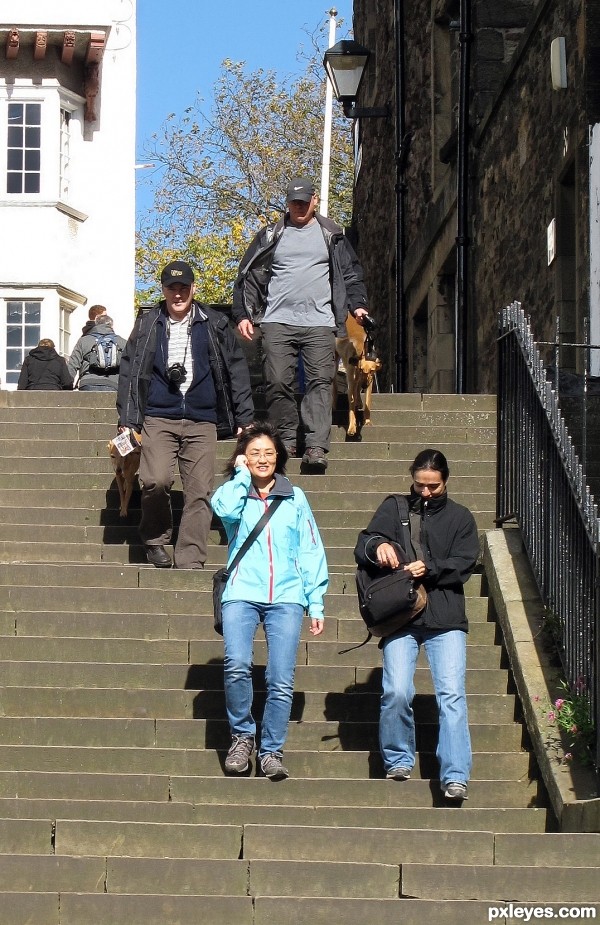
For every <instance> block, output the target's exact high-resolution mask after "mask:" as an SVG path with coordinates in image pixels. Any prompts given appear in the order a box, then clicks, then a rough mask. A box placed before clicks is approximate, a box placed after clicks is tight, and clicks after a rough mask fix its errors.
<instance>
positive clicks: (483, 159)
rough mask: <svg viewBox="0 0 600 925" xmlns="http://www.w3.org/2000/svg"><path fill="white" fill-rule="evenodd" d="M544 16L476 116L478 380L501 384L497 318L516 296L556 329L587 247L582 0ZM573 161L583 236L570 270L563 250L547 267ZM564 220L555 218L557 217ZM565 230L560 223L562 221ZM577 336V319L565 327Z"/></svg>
mask: <svg viewBox="0 0 600 925" xmlns="http://www.w3.org/2000/svg"><path fill="white" fill-rule="evenodd" d="M544 6H545V7H546V11H545V13H544V15H542V16H541V18H540V19H539V20H538V21H537V23H535V25H534V28H533V29H532V30H531V33H530V38H529V42H528V44H527V47H526V49H525V50H524V51H522V53H521V55H520V57H519V60H518V62H517V63H516V66H515V68H514V70H513V73H512V74H511V76H510V77H509V79H508V81H507V83H506V87H505V91H504V93H503V94H502V96H501V98H500V100H499V101H498V102H497V104H496V107H495V108H494V109H493V111H492V112H491V114H490V113H488V118H484V120H483V121H482V123H481V125H480V129H479V135H478V136H476V138H475V142H476V146H475V148H474V152H473V168H474V177H475V182H474V187H473V192H474V196H473V205H474V213H473V250H472V273H473V291H474V298H475V304H476V312H477V332H478V344H477V358H478V364H477V366H478V371H479V375H478V377H477V381H476V387H477V388H478V389H479V390H481V391H493V390H494V388H495V367H496V362H495V361H496V344H495V339H496V318H497V313H498V310H499V309H500V308H501V307H502V306H503V305H505V304H507V303H509V302H511V301H513V300H514V299H517V300H519V301H521V302H522V303H523V307H524V310H525V312H526V313H527V315H528V316H529V317H530V319H531V323H532V329H533V335H534V337H535V339H536V340H542V341H547V340H551V339H552V338H553V336H554V319H555V315H556V312H557V307H559V306H560V305H561V304H562V312H561V315H564V314H565V313H566V311H567V309H566V307H565V305H564V302H563V298H562V293H561V288H562V283H563V281H564V273H565V272H570V273H572V272H573V269H574V271H575V278H576V279H579V280H580V282H579V291H578V292H577V293H576V299H577V302H578V303H579V304H580V305H581V304H583V301H584V293H585V291H586V290H587V283H586V254H587V252H588V246H587V241H588V219H587V214H588V213H587V171H588V167H587V154H586V140H587V129H586V118H585V102H584V81H583V79H582V78H583V74H584V62H583V56H582V55H583V50H584V46H583V43H582V27H583V21H582V17H583V15H584V11H583V3H581V2H580V0H563V2H560V3H559V2H553V3H545V4H544ZM561 35H562V36H565V39H566V49H567V74H568V84H569V86H568V88H567V89H566V90H553V89H552V83H551V75H550V43H551V41H552V39H553V38H555V37H556V36H561ZM570 163H572V164H573V165H574V171H573V173H574V177H575V180H574V185H575V210H576V218H575V221H576V226H577V232H576V235H577V243H576V248H575V251H576V253H575V255H571V256H572V258H574V259H572V260H571V263H572V264H573V265H574V266H573V267H571V268H570V270H568V268H567V266H566V263H565V261H563V263H562V265H561V263H560V261H561V259H562V258H561V256H560V254H559V257H558V259H557V260H555V261H554V263H553V264H551V265H550V266H548V259H547V227H548V225H549V223H550V221H551V220H552V219H553V218H556V217H557V205H558V202H557V197H558V193H559V190H558V187H559V185H560V180H561V175H562V174H563V172H564V171H565V170H566V169H567V168H568V166H569V164H570ZM557 221H559V220H557ZM559 233H560V229H559ZM565 321H566V319H565V318H564V317H562V319H561V327H562V328H563V330H564V331H567V330H568V331H569V334H570V335H574V336H577V328H578V325H577V322H576V319H575V318H571V319H570V320H569V321H568V323H567V325H566V327H565Z"/></svg>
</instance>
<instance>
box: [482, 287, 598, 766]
mask: <svg viewBox="0 0 600 925" xmlns="http://www.w3.org/2000/svg"><path fill="white" fill-rule="evenodd" d="M511 517H514V518H515V519H516V521H517V523H518V524H519V527H520V529H521V533H522V536H523V541H524V543H525V548H526V550H527V553H528V555H529V559H530V561H531V565H532V569H533V573H534V575H535V578H536V582H537V584H538V588H539V591H540V594H541V596H542V599H543V601H544V604H545V606H546V608H547V611H548V612H549V613H550V614H552V616H553V618H554V623H556V624H557V626H558V627H559V630H560V640H559V647H560V655H561V660H562V663H563V668H564V672H565V677H566V679H567V682H568V684H569V686H570V687H571V689H573V690H581V688H582V685H583V686H585V689H586V690H587V692H588V693H589V697H590V704H591V710H592V720H593V722H594V725H595V729H596V754H595V760H596V766H597V767H598V766H600V738H599V736H598V727H599V722H598V720H599V704H600V689H599V682H600V678H599V676H600V671H599V669H598V666H599V663H600V644H599V638H598V637H599V635H600V632H599V628H600V521H599V520H598V508H597V505H596V503H595V501H594V498H593V496H592V495H591V493H590V490H589V488H588V486H587V485H586V482H585V476H584V471H583V468H582V466H581V464H580V462H579V458H578V456H577V453H576V451H575V448H574V446H573V442H572V440H571V437H570V435H569V432H568V430H567V427H566V425H565V422H564V419H563V417H562V415H561V411H560V407H559V402H558V396H557V393H556V392H555V391H554V389H553V388H552V384H551V383H550V382H549V381H548V376H547V372H546V369H545V367H544V364H543V362H542V359H541V356H540V353H539V350H538V345H537V344H536V343H535V341H534V339H533V336H532V333H531V329H530V326H529V323H528V321H527V318H526V316H525V314H524V312H523V310H522V307H521V303H520V302H513V303H512V304H511V305H508V306H506V307H505V308H504V309H503V311H502V312H501V313H500V317H499V334H498V472H497V502H496V518H497V521H496V522H497V523H498V524H501V523H504V522H505V521H506V520H507V519H510V518H511Z"/></svg>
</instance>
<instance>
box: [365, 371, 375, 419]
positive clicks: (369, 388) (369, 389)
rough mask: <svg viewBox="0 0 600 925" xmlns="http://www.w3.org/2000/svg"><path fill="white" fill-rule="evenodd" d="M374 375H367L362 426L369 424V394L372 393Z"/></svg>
mask: <svg viewBox="0 0 600 925" xmlns="http://www.w3.org/2000/svg"><path fill="white" fill-rule="evenodd" d="M374 375H375V373H373V372H369V373H367V387H366V389H365V400H364V402H363V424H366V425H368V424H370V423H371V393H372V392H373V377H374Z"/></svg>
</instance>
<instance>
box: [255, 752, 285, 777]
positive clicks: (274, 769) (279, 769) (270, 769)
mask: <svg viewBox="0 0 600 925" xmlns="http://www.w3.org/2000/svg"><path fill="white" fill-rule="evenodd" d="M282 757H283V756H282V755H278V754H277V753H276V752H269V753H268V754H267V755H263V756H262V758H261V759H260V769H261V771H262V772H263V774H264V775H265V777H268V778H269V780H285V778H286V777H289V776H290V772H289V771H288V769H287V768H284V766H283V763H282V761H281V759H282Z"/></svg>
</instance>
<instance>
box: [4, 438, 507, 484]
mask: <svg viewBox="0 0 600 925" xmlns="http://www.w3.org/2000/svg"><path fill="white" fill-rule="evenodd" d="M345 446H348V447H351V444H346V445H345ZM387 447H388V445H387V444H385V448H386V458H384V459H377V458H371V459H370V460H369V471H371V472H372V473H376V474H377V475H379V476H384V477H392V476H394V477H395V478H396V479H398V484H397V488H395V491H405V490H406V491H408V490H409V488H410V476H409V475H408V469H409V466H410V465H411V464H412V461H413V459H414V458H415V455H416V452H415V453H413V454H412V456H411V455H409V454H408V453H407V451H406V447H403V453H402V456H394V457H393V458H389V457H387ZM3 449H4V448H2V451H3ZM31 449H32V453H31V455H27V456H20V457H16V456H8V455H6V456H5V455H1V456H0V472H2V473H8V474H10V473H15V474H19V475H24V474H29V475H38V474H41V473H46V472H52V471H59V472H61V473H63V475H70V474H78V475H82V476H83V475H84V474H89V473H91V474H93V475H95V476H99V475H103V476H104V477H105V478H112V476H113V468H112V464H111V461H110V459H109V457H108V454H106V455H103V454H100V455H93V456H91V455H89V454H87V455H77V454H75V455H68V456H67V455H62V456H61V457H60V460H57V458H56V456H40V455H39V454H38V452H36V450H37V449H38V448H37V447H36V446H32V447H31ZM224 449H225V448H224V447H223V446H222V445H221V444H219V445H218V453H217V460H218V462H217V471H218V472H221V470H222V469H223V466H224V465H225V460H226V459H227V458H228V456H229V452H227V453H225V452H224ZM416 451H417V452H418V448H416ZM342 454H343V455H342ZM330 462H331V466H330V468H329V469H328V470H327V471H328V472H329V473H330V474H331V475H346V476H348V475H351V476H353V478H354V479H356V480H357V481H358V480H359V479H360V478H361V475H360V472H359V471H357V460H356V458H354V457H352V456H350V455H349V453H347V452H345V450H344V449H343V448H341V447H340V445H339V444H336V445H335V447H334V449H333V450H332V452H331V453H330ZM57 465H58V467H59V468H58V470H57ZM301 465H302V463H301V460H300V459H297V458H295V459H289V460H288V462H287V466H286V471H287V475H288V476H289V477H290V478H291V479H292V481H293V482H294V483H295V482H296V481H297V479H298V477H299V475H300V468H301ZM490 468H491V467H490V462H489V461H484V462H478V461H476V460H470V459H469V460H461V462H460V467H459V468H457V469H456V471H454V466H453V469H452V483H451V485H452V487H453V488H455V487H456V486H457V485H459V484H460V480H461V479H463V478H471V479H478V480H479V481H480V483H481V485H482V487H483V488H490V487H491V486H493V483H494V481H495V472H493V471H492V472H490Z"/></svg>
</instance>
